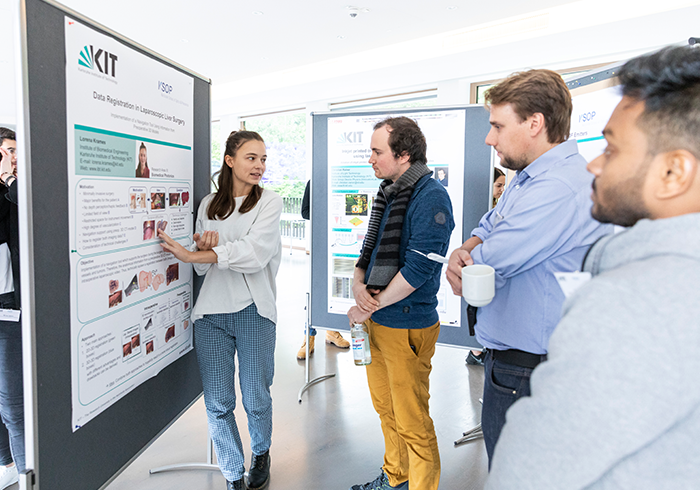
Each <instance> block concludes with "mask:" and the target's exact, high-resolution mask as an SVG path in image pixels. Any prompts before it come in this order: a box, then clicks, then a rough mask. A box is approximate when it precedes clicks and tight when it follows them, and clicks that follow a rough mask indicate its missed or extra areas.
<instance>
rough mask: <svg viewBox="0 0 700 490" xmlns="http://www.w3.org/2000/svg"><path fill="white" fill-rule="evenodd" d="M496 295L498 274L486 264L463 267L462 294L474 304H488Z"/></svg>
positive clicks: (468, 301)
mask: <svg viewBox="0 0 700 490" xmlns="http://www.w3.org/2000/svg"><path fill="white" fill-rule="evenodd" d="M495 295H496V274H495V272H494V270H493V267H491V266H490V265H484V264H474V265H468V266H466V267H464V268H462V296H463V297H464V299H465V301H466V302H467V303H469V304H470V305H472V306H486V305H487V304H489V303H490V302H491V300H492V299H493V297H494V296H495Z"/></svg>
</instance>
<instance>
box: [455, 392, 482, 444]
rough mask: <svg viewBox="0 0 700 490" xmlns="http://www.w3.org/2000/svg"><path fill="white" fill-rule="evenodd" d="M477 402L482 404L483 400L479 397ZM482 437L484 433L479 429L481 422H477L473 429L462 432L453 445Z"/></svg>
mask: <svg viewBox="0 0 700 490" xmlns="http://www.w3.org/2000/svg"><path fill="white" fill-rule="evenodd" d="M479 403H481V404H482V405H483V404H484V400H483V399H481V398H479ZM483 437H484V433H483V431H482V430H481V423H479V425H477V426H476V427H474V428H473V429H470V430H468V431H467V432H463V433H462V437H460V438H459V439H457V440H456V441H455V447H457V446H459V445H461V444H464V443H467V442H471V441H476V440H477V439H483Z"/></svg>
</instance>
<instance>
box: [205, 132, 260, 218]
mask: <svg viewBox="0 0 700 490" xmlns="http://www.w3.org/2000/svg"><path fill="white" fill-rule="evenodd" d="M253 140H255V141H260V142H261V143H263V144H264V143H265V142H264V141H263V139H262V137H261V136H260V135H259V134H258V133H256V132H255V131H233V132H232V133H231V134H229V135H228V139H227V140H226V151H225V152H224V162H223V164H222V165H221V169H220V170H219V171H218V172H217V173H216V174H214V176H213V177H212V179H213V178H214V177H215V176H216V175H217V174H218V175H219V178H218V183H217V185H216V187H217V191H216V194H214V199H212V200H211V202H210V203H209V207H208V208H207V217H208V218H209V219H211V220H215V219H219V220H224V219H226V218H228V217H229V216H231V214H232V213H233V212H234V211H235V210H236V201H235V199H234V198H233V169H232V168H231V167H229V166H228V165H226V155H228V156H230V157H231V158H235V156H236V152H237V151H238V149H239V148H240V147H241V146H242V145H243V143H246V142H248V141H253ZM262 192H263V190H262V187H260V186H259V185H258V184H255V185H254V186H253V188H252V189H251V190H250V193H249V194H248V197H246V198H245V201H243V204H241V209H240V210H239V212H240V213H241V214H244V213H247V212H248V211H250V210H251V209H253V208H254V207H255V205H256V204H257V203H258V201H259V200H260V197H262Z"/></svg>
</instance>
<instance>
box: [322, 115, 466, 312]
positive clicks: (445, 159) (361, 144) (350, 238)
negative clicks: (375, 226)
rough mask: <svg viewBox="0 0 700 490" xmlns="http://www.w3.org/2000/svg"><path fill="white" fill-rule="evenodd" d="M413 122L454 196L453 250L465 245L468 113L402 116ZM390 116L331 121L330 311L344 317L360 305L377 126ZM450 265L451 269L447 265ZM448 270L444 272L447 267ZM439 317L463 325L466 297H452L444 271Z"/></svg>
mask: <svg viewBox="0 0 700 490" xmlns="http://www.w3.org/2000/svg"><path fill="white" fill-rule="evenodd" d="M403 115H405V116H406V117H410V118H411V119H414V120H415V121H416V122H417V123H418V125H419V126H420V128H421V130H422V131H423V134H424V135H425V138H426V141H427V143H428V151H427V157H428V167H429V168H430V169H431V170H433V178H435V179H437V180H439V181H440V183H441V184H442V185H444V186H445V189H446V190H447V192H448V193H449V195H450V198H451V200H452V207H453V210H454V220H455V224H456V226H455V230H454V232H453V233H452V238H451V241H450V251H452V250H454V249H455V248H457V247H459V246H460V245H462V242H461V237H462V205H461V203H462V202H463V198H462V197H463V196H462V193H463V184H462V183H463V181H464V144H465V143H464V138H465V136H464V127H465V117H466V115H465V111H464V110H453V111H435V112H417V113H413V114H403ZM386 117H387V115H376V114H373V115H364V116H342V117H335V118H334V117H331V118H329V119H328V170H329V171H328V219H329V222H328V261H329V262H328V274H329V277H328V312H329V313H337V314H345V313H347V311H348V309H350V307H351V306H353V305H354V304H355V300H354V296H353V294H352V282H353V274H354V270H355V263H356V262H357V259H358V257H359V256H360V249H361V247H362V242H363V240H364V238H365V234H366V232H367V226H368V224H369V217H370V215H371V213H372V204H373V202H374V197H375V195H376V194H377V189H378V188H379V184H380V183H381V181H380V180H379V179H377V178H376V177H375V176H374V171H373V170H372V166H371V165H370V164H369V158H370V156H371V150H370V138H371V137H372V133H373V129H372V128H373V127H374V125H375V124H376V123H377V122H379V121H381V120H382V119H385V118H386ZM444 267H446V266H444ZM444 267H443V268H444ZM440 278H441V286H440V290H439V292H438V313H439V314H440V322H441V323H442V324H443V325H450V326H459V324H460V301H461V298H459V297H457V296H455V295H453V294H452V289H451V288H450V285H449V284H448V283H447V279H446V278H445V274H444V270H443V273H442V274H441V275H440Z"/></svg>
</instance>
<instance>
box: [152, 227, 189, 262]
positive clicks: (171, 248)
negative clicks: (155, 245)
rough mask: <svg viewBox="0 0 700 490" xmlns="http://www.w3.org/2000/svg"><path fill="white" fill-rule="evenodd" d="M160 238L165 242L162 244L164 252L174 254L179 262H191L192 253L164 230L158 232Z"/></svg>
mask: <svg viewBox="0 0 700 490" xmlns="http://www.w3.org/2000/svg"><path fill="white" fill-rule="evenodd" d="M158 238H161V239H162V240H163V241H162V242H161V244H160V246H161V247H162V248H163V251H165V252H168V253H171V254H173V255H174V256H175V258H176V259H177V260H180V261H182V262H191V261H190V256H191V255H192V252H190V251H189V250H187V249H186V248H185V247H183V246H182V245H180V244H179V243H178V242H176V241H175V240H173V239H172V238H170V237H169V236H168V234H167V233H165V232H164V231H163V230H158Z"/></svg>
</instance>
